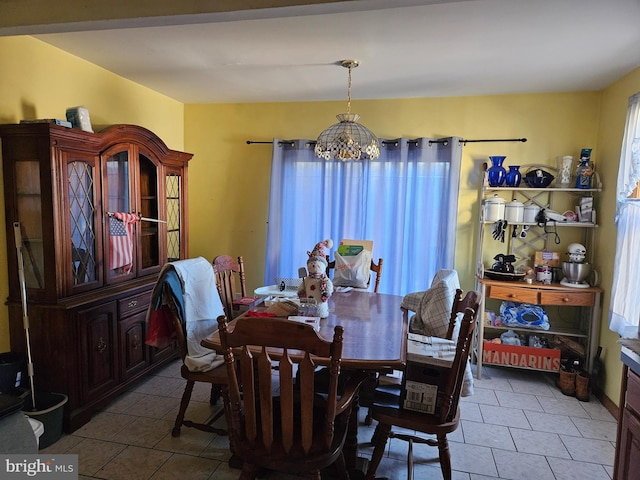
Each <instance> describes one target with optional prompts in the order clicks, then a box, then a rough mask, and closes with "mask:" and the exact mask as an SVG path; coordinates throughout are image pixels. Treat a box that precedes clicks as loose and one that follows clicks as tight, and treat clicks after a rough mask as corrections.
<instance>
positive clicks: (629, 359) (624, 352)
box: [618, 337, 640, 375]
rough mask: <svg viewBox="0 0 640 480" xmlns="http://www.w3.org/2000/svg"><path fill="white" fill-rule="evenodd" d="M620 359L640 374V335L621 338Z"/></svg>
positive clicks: (619, 341)
mask: <svg viewBox="0 0 640 480" xmlns="http://www.w3.org/2000/svg"><path fill="white" fill-rule="evenodd" d="M618 343H619V344H620V345H622V348H621V350H620V360H622V363H624V364H625V365H626V366H628V367H629V368H630V369H631V370H633V371H634V372H635V373H636V374H638V375H640V337H636V338H621V339H620V340H618Z"/></svg>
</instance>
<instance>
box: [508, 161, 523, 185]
mask: <svg viewBox="0 0 640 480" xmlns="http://www.w3.org/2000/svg"><path fill="white" fill-rule="evenodd" d="M521 181H522V174H521V173H520V165H509V171H508V172H507V175H506V177H505V178H504V183H505V185H506V186H507V187H518V186H520V182H521Z"/></svg>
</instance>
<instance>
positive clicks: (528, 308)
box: [500, 302, 549, 330]
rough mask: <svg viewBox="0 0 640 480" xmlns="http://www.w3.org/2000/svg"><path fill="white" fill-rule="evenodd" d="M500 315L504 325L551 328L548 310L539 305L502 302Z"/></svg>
mask: <svg viewBox="0 0 640 480" xmlns="http://www.w3.org/2000/svg"><path fill="white" fill-rule="evenodd" d="M500 316H501V317H502V323H503V325H506V326H509V327H521V328H522V327H525V328H538V329H541V330H549V317H548V316H547V312H545V311H544V309H543V308H542V307H540V306H538V305H531V304H529V303H514V302H502V305H500Z"/></svg>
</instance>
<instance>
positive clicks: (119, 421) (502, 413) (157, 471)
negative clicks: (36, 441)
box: [44, 361, 616, 480]
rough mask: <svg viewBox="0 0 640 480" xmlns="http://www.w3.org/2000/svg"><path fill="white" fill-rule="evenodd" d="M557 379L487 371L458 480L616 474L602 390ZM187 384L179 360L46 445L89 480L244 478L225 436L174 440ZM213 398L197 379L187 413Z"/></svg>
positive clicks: (397, 449)
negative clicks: (564, 387)
mask: <svg viewBox="0 0 640 480" xmlns="http://www.w3.org/2000/svg"><path fill="white" fill-rule="evenodd" d="M474 368H475V366H474ZM553 382H554V376H553V375H549V374H544V373H540V372H531V371H525V370H518V369H507V368H497V367H485V370H483V376H482V380H477V379H476V380H475V394H474V395H473V396H471V397H466V398H464V399H463V401H462V403H461V415H462V421H461V427H460V428H458V430H457V431H455V432H454V433H453V434H452V435H450V436H449V438H450V446H451V456H452V465H453V469H454V472H453V478H454V480H489V479H512V480H529V479H531V480H552V479H555V480H570V479H584V478H588V479H589V480H610V479H611V478H612V476H613V459H614V449H615V436H616V421H615V419H614V418H613V417H612V416H611V414H610V413H609V412H608V411H607V410H606V409H605V408H604V407H603V406H602V405H601V404H600V403H599V402H598V401H597V399H595V398H594V397H593V396H592V397H591V401H589V402H579V401H578V400H576V399H575V398H573V397H566V396H564V395H562V394H561V393H560V391H559V390H558V389H557V388H556V387H555V385H554V384H553ZM183 389H184V380H183V379H182V378H181V377H180V362H178V361H177V362H175V363H172V364H171V365H169V366H168V367H166V368H165V369H163V370H162V371H159V372H158V373H156V374H155V375H151V376H149V377H148V379H146V380H145V381H144V382H143V383H141V384H139V385H138V386H137V387H135V388H133V389H132V390H131V391H129V392H127V393H125V394H123V395H122V396H120V397H119V398H118V399H117V400H116V401H114V402H113V403H111V404H110V405H109V407H108V408H106V409H105V410H104V411H102V412H100V413H99V414H97V415H95V416H94V418H93V419H92V420H91V421H90V422H89V423H88V424H87V425H85V426H84V427H82V428H80V429H79V430H77V431H75V432H74V433H73V434H71V435H63V436H62V438H60V440H58V441H57V442H56V443H55V444H53V445H51V446H49V447H48V448H47V449H45V450H44V451H45V452H47V453H75V454H78V455H79V470H80V472H79V473H80V476H79V478H80V479H91V478H100V479H108V480H144V479H151V480H163V479H167V480H168V479H171V480H173V479H175V478H181V479H189V480H207V479H208V480H226V479H237V478H238V476H239V471H238V470H234V469H231V468H230V467H229V466H228V465H227V462H226V461H227V460H228V458H229V450H228V441H227V438H226V437H219V436H216V435H214V434H209V433H205V432H200V431H198V430H194V429H190V428H185V427H183V428H182V434H181V436H180V437H179V438H173V437H171V428H172V426H173V422H174V420H175V415H176V412H177V410H178V405H179V402H180V397H181V395H182V392H183ZM208 394H209V389H208V388H207V386H206V385H196V388H195V389H194V395H193V398H192V401H191V404H190V406H189V410H188V412H187V413H188V415H187V418H189V416H191V417H192V418H194V419H198V418H200V419H205V418H207V417H208V416H209V415H210V413H211V409H212V408H215V407H210V406H209V403H208ZM364 413H365V409H361V410H360V418H361V419H362V418H364ZM221 421H222V422H224V420H221ZM373 428H374V427H373V426H372V427H365V426H364V425H363V424H362V423H360V430H359V455H360V456H362V457H370V456H371V452H372V450H373V448H372V446H371V445H370V444H369V443H368V442H369V439H370V438H371V434H372V433H373ZM388 447H389V448H388V453H387V454H386V455H385V457H384V458H383V460H382V463H381V464H380V467H379V468H378V473H377V475H378V476H384V477H387V478H389V479H391V480H397V479H405V478H406V477H407V473H406V471H407V470H406V455H407V443H406V442H403V441H401V440H397V439H393V440H391V441H390V442H389V444H388ZM414 460H415V462H416V466H415V469H414V476H415V478H416V479H427V478H433V479H441V478H442V474H441V472H440V467H439V464H438V460H437V449H436V448H434V447H429V446H426V445H415V446H414ZM294 478H295V479H297V478H299V477H291V476H287V475H282V474H277V473H272V474H271V475H270V476H269V479H272V480H293V479H294Z"/></svg>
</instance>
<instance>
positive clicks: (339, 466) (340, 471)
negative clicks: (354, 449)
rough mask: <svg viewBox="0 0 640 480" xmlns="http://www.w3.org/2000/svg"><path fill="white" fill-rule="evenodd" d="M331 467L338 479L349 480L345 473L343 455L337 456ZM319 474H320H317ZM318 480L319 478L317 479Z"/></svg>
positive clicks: (347, 474) (345, 466)
mask: <svg viewBox="0 0 640 480" xmlns="http://www.w3.org/2000/svg"><path fill="white" fill-rule="evenodd" d="M333 466H334V467H335V469H336V474H337V476H338V478H340V479H342V480H349V473H348V471H347V463H346V462H345V460H344V455H343V454H342V453H341V454H340V455H338V458H337V459H336V461H335V462H334V464H333ZM318 474H320V472H318ZM318 479H320V477H318Z"/></svg>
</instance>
